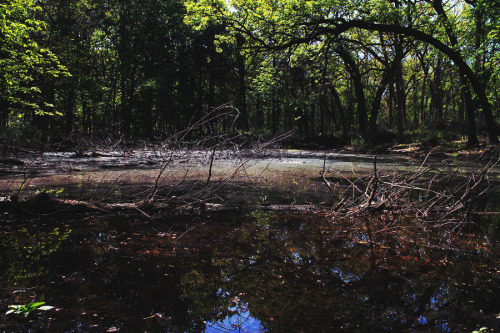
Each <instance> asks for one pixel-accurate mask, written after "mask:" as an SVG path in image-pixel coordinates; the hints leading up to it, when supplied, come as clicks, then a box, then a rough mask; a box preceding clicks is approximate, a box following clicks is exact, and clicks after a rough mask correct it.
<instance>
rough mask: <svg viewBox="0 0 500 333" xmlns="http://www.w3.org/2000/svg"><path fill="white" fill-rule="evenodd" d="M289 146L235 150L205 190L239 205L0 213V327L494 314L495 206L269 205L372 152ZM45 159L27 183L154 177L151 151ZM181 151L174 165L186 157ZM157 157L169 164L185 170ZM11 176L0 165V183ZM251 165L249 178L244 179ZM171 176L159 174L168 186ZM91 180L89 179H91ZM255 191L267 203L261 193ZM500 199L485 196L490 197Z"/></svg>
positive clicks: (464, 328)
mask: <svg viewBox="0 0 500 333" xmlns="http://www.w3.org/2000/svg"><path fill="white" fill-rule="evenodd" d="M294 154H295V153H294ZM300 154H302V155H299V156H292V155H293V154H292V155H290V154H289V155H286V156H281V159H280V158H279V157H276V156H272V157H265V158H261V159H258V160H251V161H249V162H246V163H248V165H246V167H245V172H244V175H242V174H240V173H238V176H235V177H234V178H238V177H241V178H240V179H236V182H233V183H231V184H225V187H224V188H221V190H222V191H219V192H217V195H216V196H215V197H217V198H219V199H220V200H219V201H220V202H223V203H231V204H235V207H236V209H229V210H207V211H193V212H189V213H178V214H165V215H158V216H153V217H152V218H144V217H141V216H140V215H138V214H134V213H132V212H129V213H122V214H115V215H112V214H101V215H96V214H91V213H80V214H66V215H58V214H42V215H36V216H26V215H16V214H13V213H10V212H5V213H3V214H2V215H0V310H1V311H0V331H5V332H42V331H43V332H45V331H55V332H118V331H121V332H158V331H166V332H336V331H344V332H380V331H388V332H472V331H474V330H479V329H481V328H486V332H493V331H496V330H499V329H500V318H499V317H500V298H499V297H498V295H500V271H499V267H500V265H499V264H500V249H499V247H498V241H499V239H500V237H499V235H500V232H499V225H500V223H499V221H498V219H497V218H496V215H495V214H493V215H491V216H490V215H488V216H489V219H484V220H479V219H477V220H476V223H468V224H446V223H440V224H438V223H435V224H433V223H429V224H427V225H422V224H421V223H416V221H415V220H414V219H413V218H412V217H410V216H404V215H391V214H385V215H384V214H366V215H363V216H359V217H352V218H338V216H335V215H333V214H332V211H331V210H330V209H311V210H293V209H291V210H273V209H268V208H267V207H268V206H267V205H269V204H270V203H272V204H285V205H291V206H292V207H293V205H305V204H313V205H318V204H323V205H326V206H328V205H329V204H331V202H329V201H328V200H331V198H330V197H329V193H328V189H327V188H326V186H325V185H324V184H323V180H322V178H321V177H320V175H321V173H322V171H325V170H326V169H325V170H323V168H327V169H329V170H332V174H333V169H335V170H346V171H349V170H351V169H354V168H355V172H357V173H363V172H366V173H367V174H368V173H369V172H370V170H371V168H372V167H373V166H372V158H371V157H370V156H361V157H357V158H356V157H352V156H348V157H344V158H343V159H341V160H340V161H339V160H338V159H336V160H333V159H331V160H328V159H327V160H326V161H327V162H326V163H325V159H324V157H322V156H303V153H300ZM58 158H60V156H59V157H58ZM59 161H60V162H61V160H59ZM333 161H337V162H339V164H335V163H334V162H333ZM70 162H71V161H70ZM108 162H109V161H108ZM50 163H51V162H50V159H49V158H47V157H46V158H44V162H43V163H41V164H40V165H39V167H38V168H39V169H41V168H42V167H46V170H43V172H38V173H37V175H36V177H32V179H30V185H33V186H32V189H31V191H33V193H34V192H35V191H36V189H39V188H44V189H54V190H56V189H57V188H63V189H64V192H62V194H63V195H66V196H69V197H71V196H75V195H77V194H78V195H80V194H81V192H78V191H79V190H80V191H81V186H80V185H81V180H82V179H83V180H85V181H86V180H88V177H94V176H95V177H96V178H95V179H98V180H99V184H98V185H99V186H97V185H96V186H95V187H96V188H101V190H102V188H103V187H105V186H104V185H106V184H108V183H107V182H106V181H104V180H103V178H105V177H110V178H109V179H110V183H111V184H112V185H113V186H116V185H117V182H116V177H118V175H119V174H120V175H121V176H120V177H121V179H124V183H119V186H116V187H118V188H119V189H121V188H122V187H126V186H129V187H130V189H132V188H134V190H135V191H137V192H134V193H138V192H140V191H142V190H143V185H144V184H148V183H149V185H150V184H151V182H154V180H155V179H156V176H155V175H157V174H158V164H159V162H156V161H154V164H153V165H151V166H147V165H146V164H144V165H143V166H139V167H138V166H130V168H123V164H124V162H123V161H120V162H109V163H108V164H106V165H113V166H117V168H115V169H113V168H110V169H109V168H105V169H103V168H102V167H101V166H99V165H94V166H89V163H88V161H87V162H85V163H83V162H82V165H81V166H75V165H74V164H73V165H72V166H71V168H73V170H72V171H71V170H69V166H68V165H69V162H68V163H60V164H58V166H59V167H60V169H58V170H57V171H56V172H54V171H53V170H51V169H50V167H48V166H47V165H49V164H50ZM126 163H127V162H125V164H126ZM190 163H191V162H189V161H188V162H186V163H179V164H178V165H182V168H183V169H182V170H185V165H186V164H190ZM208 163H209V162H208ZM208 163H207V162H206V161H205V162H203V163H202V162H199V161H196V163H193V168H192V171H193V178H192V179H191V180H188V179H185V178H184V179H183V181H184V183H183V186H192V182H193V181H194V180H195V179H197V177H201V179H203V182H204V181H205V180H206V177H207V170H206V168H205V169H204V170H201V169H200V168H199V166H200V165H204V166H206V165H207V164H208ZM217 163H219V164H217V167H214V170H213V175H212V177H214V179H215V180H217V179H222V178H218V177H223V172H222V171H224V170H225V172H226V173H227V170H228V169H229V168H230V167H232V168H237V164H235V162H234V161H224V160H222V161H218V162H217ZM342 163H344V164H342ZM240 164H241V161H240V162H239V164H238V165H240ZM325 165H326V167H325ZM418 165H419V162H415V161H413V162H412V161H410V162H408V160H406V159H400V160H391V159H390V158H388V159H386V160H384V159H381V160H380V161H379V169H384V168H385V169H387V170H393V169H394V170H396V169H397V170H399V171H401V170H411V169H412V168H415V166H416V167H418ZM168 167H169V169H168V175H170V176H171V175H172V174H175V172H177V171H176V170H181V168H179V169H176V166H175V165H169V166H168ZM342 168H343V169H342ZM262 170H265V172H263V171H262ZM100 172H102V174H98V175H97V176H96V173H100ZM195 172H198V173H197V176H195V174H194V173H195ZM118 173H119V174H118ZM125 174H127V175H130V176H124V175H125ZM200 175H201V176H200ZM127 177H128V178H127ZM133 177H138V178H133ZM166 177H167V176H166ZM493 177H494V178H495V177H498V176H496V174H494V176H493ZM22 179H23V178H22V177H19V178H18V179H17V180H16V179H15V177H9V178H8V179H7V178H4V180H3V183H2V184H4V187H3V191H4V193H8V191H10V190H12V187H10V188H9V186H12V184H14V183H15V182H18V181H20V182H22ZM77 179H80V185H79V184H78V181H77ZM249 179H251V180H255V179H258V181H255V182H253V183H252V182H250V185H251V186H248V185H249V181H248V180H249ZM171 180H172V179H171V178H170V179H165V183H164V184H167V185H165V186H167V187H168V183H167V181H171ZM232 180H233V181H234V180H235V179H232ZM211 181H213V180H211ZM9 182H10V183H9ZM174 183H175V182H174ZM8 184H10V185H8ZM86 184H87V185H86V186H87V187H85V189H86V190H88V189H90V188H91V186H92V182H91V181H89V182H87V183H86ZM138 184H139V185H141V186H139V187H138V188H140V190H138V189H137V188H136V187H135V186H137V185H138ZM178 185H179V184H178ZM244 185H245V186H244ZM72 186H74V187H72ZM105 188H106V189H107V187H105ZM172 188H174V187H172ZM130 191H132V190H130ZM235 192H238V193H239V194H238V195H233V194H234V193H235ZM50 193H51V195H56V191H54V192H50ZM128 193H132V192H128ZM174 194H175V193H174ZM93 195H95V193H93ZM161 195H164V196H165V197H166V196H167V195H173V193H172V190H169V192H168V194H166V193H164V194H161ZM116 198H117V196H115V197H114V199H113V200H116ZM263 201H270V203H266V204H264V205H262V202H263ZM255 203H261V205H255ZM498 205H499V203H498V198H497V197H494V200H490V201H489V203H488V207H489V208H488V210H490V211H495V210H497V209H498ZM318 207H319V206H318ZM39 301H41V302H45V303H46V304H48V305H51V306H54V307H55V309H52V310H49V311H46V312H35V313H33V314H32V315H30V316H29V317H28V318H26V319H25V318H18V317H15V316H12V315H8V316H6V315H5V312H6V311H7V308H8V306H9V305H12V304H27V303H30V302H39Z"/></svg>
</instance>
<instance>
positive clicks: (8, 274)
mask: <svg viewBox="0 0 500 333" xmlns="http://www.w3.org/2000/svg"><path fill="white" fill-rule="evenodd" d="M70 233H71V230H67V231H61V230H60V229H59V228H49V229H48V230H40V229H34V228H30V229H28V228H26V227H23V228H21V229H20V230H15V231H13V232H6V233H3V234H2V237H1V238H0V268H1V270H2V271H3V272H5V273H4V274H3V275H2V277H3V278H5V279H6V280H7V281H16V282H17V283H19V282H23V283H26V284H27V285H29V284H30V283H31V284H33V283H36V282H37V279H40V278H42V277H43V276H44V275H46V274H47V273H48V268H47V265H46V261H45V259H47V258H48V256H50V255H51V254H53V253H55V252H56V251H57V250H58V249H59V247H60V246H61V242H62V241H64V240H65V239H67V238H68V236H69V234H70Z"/></svg>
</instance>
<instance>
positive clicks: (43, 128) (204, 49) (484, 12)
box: [0, 0, 500, 145]
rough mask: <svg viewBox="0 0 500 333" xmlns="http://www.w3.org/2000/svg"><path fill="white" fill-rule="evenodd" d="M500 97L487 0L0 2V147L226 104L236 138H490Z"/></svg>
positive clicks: (140, 126)
mask: <svg viewBox="0 0 500 333" xmlns="http://www.w3.org/2000/svg"><path fill="white" fill-rule="evenodd" d="M499 88H500V4H499V3H498V2H497V1H491V0H370V1H366V0H363V1H361V0H350V1H346V0H322V1H320V0H315V1H305V0H289V1H278V0H273V1H264V0H262V1H261V0H258V1H255V0H234V1H223V0H198V1H196V0H191V1H186V0H169V1H160V0H142V1H137V0H124V1H108V0H64V1H63V0H40V1H33V0H6V1H4V2H3V3H2V4H0V127H1V128H2V133H3V135H2V136H3V137H19V138H22V137H28V138H38V139H40V140H44V141H47V140H52V141H57V140H62V139H63V138H68V137H71V135H73V136H96V137H103V136H110V137H126V138H132V139H142V138H147V139H154V138H162V137H165V136H167V135H169V134H171V133H174V132H176V131H179V130H182V129H183V128H185V127H186V126H188V124H189V123H190V122H192V121H193V119H197V118H201V117H203V115H206V114H207V113H209V112H210V111H211V110H213V109H214V108H216V107H218V106H220V105H223V104H230V105H233V106H234V107H235V108H236V109H237V110H239V117H238V120H237V123H236V126H235V127H234V128H233V129H232V130H236V131H239V132H240V133H247V134H254V135H261V134H263V135H266V134H271V133H280V132H286V131H290V130H294V131H295V133H296V134H297V135H298V136H300V137H304V138H316V139H321V142H324V143H325V144H329V145H335V144H338V143H342V144H377V143H380V142H392V141H393V140H394V141H399V142H404V141H411V140H416V139H423V138H427V139H429V138H431V139H432V138H433V137H434V138H438V139H442V138H446V139H464V140H466V141H467V142H468V143H469V144H470V145H475V144H477V142H478V139H479V138H481V137H485V136H487V137H488V139H489V141H490V142H491V143H498V138H497V137H498V134H499V131H498V126H497V120H498V118H499V116H500V111H499V108H500V92H499ZM220 126H221V128H220V129H216V130H220V131H223V130H226V128H223V127H224V126H225V125H224V123H221V124H220ZM212 130H214V129H213V128H208V127H207V128H201V129H200V130H199V133H197V134H199V135H205V134H208V132H209V131H212Z"/></svg>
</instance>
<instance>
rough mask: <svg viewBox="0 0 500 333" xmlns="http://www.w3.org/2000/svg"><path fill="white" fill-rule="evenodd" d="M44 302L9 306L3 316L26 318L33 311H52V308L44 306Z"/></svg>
mask: <svg viewBox="0 0 500 333" xmlns="http://www.w3.org/2000/svg"><path fill="white" fill-rule="evenodd" d="M44 304H45V302H31V303H28V304H26V305H9V309H10V310H8V311H7V312H6V313H5V314H6V315H9V314H12V315H17V316H24V317H25V318H27V317H28V316H29V315H30V314H31V313H33V312H35V311H47V310H51V309H54V307H53V306H50V305H44Z"/></svg>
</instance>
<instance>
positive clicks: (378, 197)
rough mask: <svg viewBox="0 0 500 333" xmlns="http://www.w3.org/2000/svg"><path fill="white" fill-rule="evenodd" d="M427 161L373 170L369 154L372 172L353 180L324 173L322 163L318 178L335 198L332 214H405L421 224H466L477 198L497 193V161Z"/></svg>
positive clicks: (375, 163) (351, 176) (329, 171)
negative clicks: (474, 163) (494, 173)
mask: <svg viewBox="0 0 500 333" xmlns="http://www.w3.org/2000/svg"><path fill="white" fill-rule="evenodd" d="M430 160H431V158H430V154H428V155H427V156H426V157H425V159H424V160H423V161H422V163H421V164H420V165H418V166H417V167H413V168H409V169H408V170H406V171H401V170H395V169H390V170H387V169H383V170H379V169H378V164H377V157H376V156H375V157H374V158H373V172H372V174H371V175H369V176H358V175H357V174H356V172H355V171H354V170H352V174H351V175H344V174H342V173H340V172H337V171H335V170H327V169H326V159H325V167H324V168H323V171H322V177H323V181H324V183H325V184H326V186H327V187H328V188H329V190H330V192H331V193H332V195H334V196H335V197H336V199H337V204H336V205H335V206H334V207H333V209H332V212H333V214H334V216H335V217H352V216H358V217H359V216H366V215H367V214H369V213H374V212H377V213H382V214H386V215H391V216H395V215H397V216H408V217H412V218H414V219H415V220H416V221H417V222H421V223H428V222H439V223H441V224H443V223H461V222H465V221H468V218H469V216H470V213H471V211H472V209H473V208H474V207H475V206H477V203H478V202H480V200H481V199H483V198H485V197H486V196H488V195H493V194H495V193H497V188H496V186H495V184H494V177H491V174H492V171H493V170H494V168H495V167H496V165H497V164H498V162H499V161H500V159H499V157H495V158H493V159H490V160H489V161H488V163H486V165H484V166H482V167H481V168H478V167H477V166H476V167H473V166H458V165H454V164H452V163H451V162H449V161H442V162H439V163H438V162H437V161H435V160H433V161H432V162H431V161H430ZM327 173H330V174H335V175H336V176H337V177H336V178H335V179H336V180H337V182H336V183H333V182H332V181H331V180H329V179H328V178H327V177H326V174H327ZM353 176H354V177H353Z"/></svg>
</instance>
